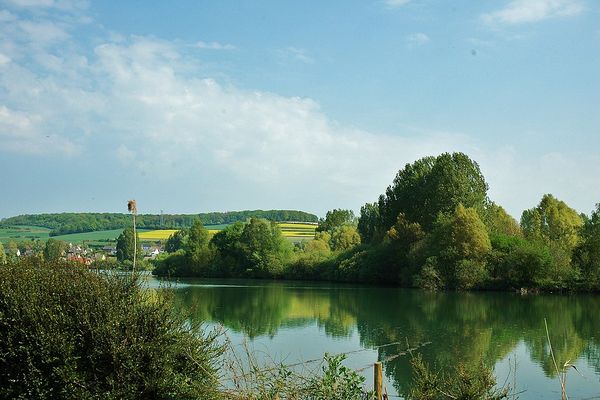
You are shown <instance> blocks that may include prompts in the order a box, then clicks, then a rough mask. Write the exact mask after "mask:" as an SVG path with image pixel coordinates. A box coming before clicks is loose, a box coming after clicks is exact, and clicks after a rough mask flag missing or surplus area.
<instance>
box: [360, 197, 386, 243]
mask: <svg viewBox="0 0 600 400" xmlns="http://www.w3.org/2000/svg"><path fill="white" fill-rule="evenodd" d="M380 227H381V216H380V215H379V206H378V204H377V203H367V204H365V205H364V206H362V207H361V208H360V217H359V218H358V233H359V234H360V238H361V239H362V241H363V242H364V243H370V242H373V241H377V240H378V239H380V238H381V231H380Z"/></svg>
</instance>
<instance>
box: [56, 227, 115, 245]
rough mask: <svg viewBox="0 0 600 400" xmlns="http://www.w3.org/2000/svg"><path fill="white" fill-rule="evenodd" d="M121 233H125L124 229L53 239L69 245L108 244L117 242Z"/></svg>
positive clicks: (61, 236)
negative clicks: (84, 243)
mask: <svg viewBox="0 0 600 400" xmlns="http://www.w3.org/2000/svg"><path fill="white" fill-rule="evenodd" d="M121 232H123V229H112V230H109V231H97V232H85V233H71V234H68V235H60V236H52V238H53V239H57V240H63V241H65V242H67V243H81V242H84V241H85V242H107V241H115V240H117V237H119V235H120V234H121Z"/></svg>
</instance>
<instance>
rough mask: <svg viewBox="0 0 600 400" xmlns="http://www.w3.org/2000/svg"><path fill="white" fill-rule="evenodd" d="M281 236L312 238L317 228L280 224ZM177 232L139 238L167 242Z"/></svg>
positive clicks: (157, 232) (156, 232) (211, 231)
mask: <svg viewBox="0 0 600 400" xmlns="http://www.w3.org/2000/svg"><path fill="white" fill-rule="evenodd" d="M279 227H280V228H281V234H282V235H283V236H285V237H299V238H311V237H313V236H315V229H316V228H317V226H316V225H314V224H291V223H287V222H286V223H280V224H279ZM175 232H177V230H176V229H156V230H153V231H145V232H140V233H139V237H140V239H141V240H167V239H168V238H169V237H170V236H171V235H172V234H174V233H175ZM217 232H219V230H218V229H209V230H208V233H209V234H210V235H211V236H213V235H214V234H215V233H217Z"/></svg>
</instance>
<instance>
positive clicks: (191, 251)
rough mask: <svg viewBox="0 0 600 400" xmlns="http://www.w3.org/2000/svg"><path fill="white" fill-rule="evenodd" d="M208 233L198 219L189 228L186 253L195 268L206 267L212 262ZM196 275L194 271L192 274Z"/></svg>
mask: <svg viewBox="0 0 600 400" xmlns="http://www.w3.org/2000/svg"><path fill="white" fill-rule="evenodd" d="M209 241H210V235H209V233H208V230H206V228H205V227H204V225H202V221H200V220H199V219H198V220H196V221H194V224H193V225H192V227H191V228H190V230H189V234H188V240H187V243H186V254H187V256H188V259H189V261H190V262H191V263H192V264H193V265H194V267H195V268H196V269H204V268H208V267H209V266H210V264H211V263H212V258H213V257H212V252H211V250H210V249H209V247H208V243H209ZM194 275H196V273H195V274H194Z"/></svg>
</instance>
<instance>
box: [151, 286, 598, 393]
mask: <svg viewBox="0 0 600 400" xmlns="http://www.w3.org/2000/svg"><path fill="white" fill-rule="evenodd" d="M149 279H150V284H151V285H152V286H156V285H158V284H159V282H158V280H156V279H155V278H149ZM170 290H173V292H174V294H175V301H176V304H177V305H178V307H185V308H186V309H188V310H192V311H191V312H192V318H195V319H197V320H203V321H206V322H207V323H208V325H209V326H211V325H222V326H223V327H224V328H225V329H226V330H227V335H228V336H229V337H230V338H231V341H232V342H233V343H234V344H239V343H242V342H246V343H247V344H248V346H249V347H250V348H251V349H252V350H253V351H256V352H257V353H258V354H263V355H265V354H268V356H269V357H270V358H272V359H274V360H276V361H281V362H283V363H284V364H291V363H295V362H299V361H307V360H311V359H315V358H321V357H322V356H323V354H324V353H325V352H329V353H330V354H337V353H343V352H353V353H351V354H349V355H348V358H347V360H346V361H345V365H347V366H349V367H351V368H353V369H361V368H364V367H367V366H369V365H371V364H372V363H373V362H375V361H377V360H383V361H384V383H385V385H386V387H387V390H388V393H390V394H392V395H398V394H401V393H404V392H406V390H407V389H408V388H409V387H410V384H411V372H410V363H409V357H407V356H400V357H396V358H395V357H394V356H395V355H397V354H398V353H401V352H403V351H404V350H405V349H406V348H407V343H409V344H410V346H416V345H418V344H420V343H425V342H431V343H430V344H427V345H425V346H423V347H420V348H419V349H418V350H417V352H419V353H421V354H422V355H423V358H424V360H425V361H426V362H427V363H429V364H430V365H437V366H438V367H439V368H441V369H442V370H447V369H448V368H449V367H450V366H452V365H454V364H456V362H457V361H458V360H461V361H462V362H464V363H467V364H478V363H481V362H482V361H483V362H484V363H486V364H488V365H490V366H493V367H494V373H495V375H496V377H497V380H498V382H499V383H500V384H502V383H504V382H505V381H506V380H507V379H508V382H509V383H510V384H511V385H513V386H516V390H517V391H523V392H522V393H521V394H519V396H518V397H519V398H520V399H525V400H527V399H560V383H559V380H558V377H557V374H556V372H555V368H554V364H553V362H552V358H551V356H550V351H549V346H548V344H547V339H546V330H545V328H544V318H546V319H547V321H548V326H549V331H550V339H551V341H552V344H553V348H554V352H555V356H556V358H557V362H558V363H559V365H562V364H563V363H564V362H565V361H568V360H570V362H571V364H574V365H575V366H576V367H577V369H578V371H579V372H577V371H576V370H575V369H570V371H569V372H568V375H567V392H568V394H569V398H570V399H600V315H599V313H598V311H599V310H600V296H596V295H588V294H580V295H570V296H566V295H564V296H563V295H527V296H521V295H519V294H514V293H487V292H486V293H478V292H470V293H455V292H442V293H432V292H424V291H420V290H412V289H399V288H387V287H383V288H378V287H369V286H359V285H341V284H330V283H303V282H271V281H252V280H197V279H196V280H195V279H181V280H178V281H177V284H175V285H172V286H171V287H170ZM390 343H392V344H391V345H388V344H390ZM386 345H387V346H386ZM380 346H383V347H380ZM356 350H360V351H358V352H354V351H356ZM515 371H516V373H515ZM362 373H363V374H364V375H365V377H366V378H367V381H366V384H367V385H369V386H370V385H372V374H373V370H372V368H366V369H365V370H364V371H363V372H362Z"/></svg>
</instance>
